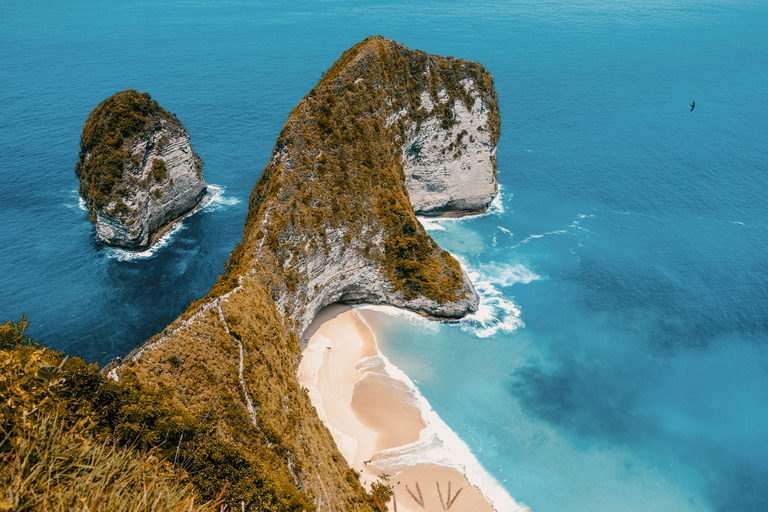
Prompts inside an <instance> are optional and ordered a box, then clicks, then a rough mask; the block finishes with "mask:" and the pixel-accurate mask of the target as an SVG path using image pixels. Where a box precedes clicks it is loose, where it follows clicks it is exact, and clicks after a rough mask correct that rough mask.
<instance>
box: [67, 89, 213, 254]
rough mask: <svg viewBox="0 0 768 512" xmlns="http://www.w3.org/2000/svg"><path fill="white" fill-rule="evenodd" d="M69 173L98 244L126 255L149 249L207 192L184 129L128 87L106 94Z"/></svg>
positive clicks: (90, 120)
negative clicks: (76, 183) (76, 180)
mask: <svg viewBox="0 0 768 512" xmlns="http://www.w3.org/2000/svg"><path fill="white" fill-rule="evenodd" d="M75 173H76V174H77V177H78V178H79V179H80V196H81V197H82V198H83V199H84V200H85V202H86V204H87V206H88V215H89V217H90V219H91V222H93V224H94V226H95V228H96V234H97V235H98V237H99V240H101V241H102V242H104V243H105V244H108V245H112V246H115V247H121V248H125V249H131V250H144V249H146V248H148V247H149V246H151V245H152V243H154V242H155V241H156V240H157V239H158V238H159V237H160V235H162V234H163V233H164V232H165V231H167V230H168V229H169V228H170V227H171V226H172V225H173V224H174V223H175V222H176V221H178V220H180V219H181V218H183V217H184V216H185V215H187V214H189V213H190V212H192V211H193V210H194V209H195V208H196V207H197V206H198V205H199V204H200V202H201V201H202V199H203V196H204V195H205V191H206V184H205V180H204V179H203V161H202V159H201V158H200V157H199V156H197V154H196V153H195V152H194V150H193V149H192V145H191V144H190V140H189V132H187V130H186V129H185V128H184V126H183V125H182V124H181V122H180V121H179V120H178V119H177V118H176V116H175V115H173V114H171V113H170V112H168V111H167V110H165V109H163V108H162V107H161V106H160V105H158V103H157V102H156V101H155V100H153V99H152V98H151V97H150V95H149V94H147V93H139V92H137V91H136V90H134V89H129V90H127V91H122V92H119V93H117V94H114V95H113V96H110V97H109V98H107V99H106V100H104V101H103V102H101V104H99V106H98V107H96V108H95V109H94V110H93V112H91V114H90V115H89V116H88V119H87V120H86V121H85V126H84V127H83V133H82V135H81V137H80V160H79V161H78V162H77V165H76V166H75Z"/></svg>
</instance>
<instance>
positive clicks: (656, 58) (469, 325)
mask: <svg viewBox="0 0 768 512" xmlns="http://www.w3.org/2000/svg"><path fill="white" fill-rule="evenodd" d="M767 27H768V5H767V4H765V3H764V2H759V1H708V2H700V1H699V2H689V1H684V0H668V1H665V2H660V1H659V2H648V1H643V2H640V1H635V0H632V1H590V0H584V1H580V2H569V1H566V0H553V1H550V2H543V1H542V2H534V1H519V2H503V1H502V2H487V3H486V2H474V3H473V2H466V1H458V0H447V1H442V2H436V1H430V2H419V3H414V2H404V1H398V0H395V1H388V2H342V1H330V0H329V1H322V2H308V1H304V2H302V1H297V2H290V3H288V2H286V3H285V5H283V4H281V3H278V2H257V1H229V2H226V1H216V2H213V1H181V0H168V1H163V2H154V1H133V2H122V1H121V2H118V1H101V2H96V1H82V0H79V1H78V0H70V1H69V2H54V1H50V0H45V1H43V0H40V1H27V2H20V1H15V0H10V1H6V2H1V3H0V48H2V49H3V51H2V52H0V78H2V81H1V82H0V105H2V110H0V112H1V113H0V179H1V180H2V183H3V187H2V189H1V190H0V240H2V243H1V244H0V269H2V274H0V315H1V318H2V319H3V320H5V319H13V318H18V317H19V316H20V315H21V314H23V313H27V314H28V315H29V319H30V321H31V326H30V328H29V331H28V332H29V334H30V335H31V336H33V337H34V338H35V339H36V340H37V341H40V342H43V343H44V344H46V345H48V346H49V347H51V348H55V349H60V350H66V351H67V352H69V353H72V354H75V355H79V356H83V357H86V358H87V359H89V360H91V361H98V362H100V363H104V362H106V361H109V359H110V358H112V357H114V356H116V355H123V354H125V353H127V352H128V351H130V350H131V349H132V348H134V347H135V346H137V345H139V344H140V343H141V342H142V341H144V340H145V339H146V338H147V337H149V336H151V335H152V334H154V333H156V332H158V331H159V330H161V329H162V328H163V327H164V326H165V325H166V324H167V323H169V322H170V321H171V320H173V319H174V318H175V317H176V316H177V315H178V314H179V313H180V312H182V311H183V310H184V309H185V307H186V305H187V304H188V303H189V302H190V301H192V300H194V299H196V298H198V297H200V296H201V295H203V294H204V293H206V292H207V291H208V289H209V288H210V287H211V286H212V285H213V283H214V282H215V280H216V276H217V274H218V273H219V272H221V271H222V269H223V263H224V260H225V259H226V257H227V256H228V254H229V252H230V251H231V249H232V248H233V247H234V246H235V245H236V244H237V242H238V241H239V240H240V237H241V235H242V227H243V222H244V219H245V212H246V208H247V198H248V195H249V193H250V190H251V188H252V187H253V184H254V183H255V181H256V179H257V178H258V176H259V174H260V172H261V169H262V168H263V167H264V165H265V164H266V162H267V160H268V158H269V155H270V152H271V150H272V147H273V145H274V142H275V139H276V137H277V134H278V133H279V130H280V128H281V127H282V124H283V123H284V122H285V119H286V118H287V115H288V113H289V112H290V110H291V109H292V108H293V107H294V106H295V105H296V103H298V101H299V100H300V99H301V98H302V97H303V95H304V94H306V93H307V92H308V91H309V90H310V88H311V87H312V86H313V85H314V84H315V83H316V82H317V80H318V79H319V78H320V74H321V72H322V71H324V70H325V69H327V68H328V67H329V66H330V65H331V64H332V63H333V62H334V61H335V59H336V58H338V56H339V55H341V53H342V52H343V51H344V50H345V49H347V48H348V47H350V46H352V45H353V44H355V43H357V42H358V41H360V40H362V39H364V38H365V37H367V36H369V35H372V34H379V35H383V36H385V37H389V38H391V39H395V40H397V41H399V42H401V43H403V44H406V45H407V46H410V47H412V48H420V49H423V50H425V51H427V52H430V53H437V54H442V55H453V56H455V57H462V58H467V59H471V60H477V61H480V62H482V63H483V64H484V65H485V66H486V67H487V68H488V69H489V70H490V71H491V73H493V74H494V76H495V79H496V88H497V92H498V94H499V101H500V108H501V114H502V138H501V141H500V144H499V148H498V157H497V160H498V164H499V180H500V182H501V184H502V194H503V197H502V200H501V202H500V206H497V207H496V208H495V209H494V210H493V212H494V213H491V214H489V215H486V216H483V217H480V218H474V219H467V220H462V221H459V222H454V221H447V222H440V223H437V225H435V226H432V230H431V231H430V232H431V234H432V235H433V236H434V237H435V239H436V240H438V242H440V243H441V244H443V245H444V246H445V247H446V248H448V249H449V250H451V251H452V252H454V253H455V254H457V255H458V256H459V257H460V259H461V260H462V262H463V263H464V264H465V265H466V266H467V267H468V269H469V270H470V271H471V272H472V273H473V276H474V278H475V281H476V284H477V287H478V289H479V290H480V291H481V293H482V295H483V297H484V300H483V309H482V311H481V315H480V316H479V317H478V318H476V319H469V320H466V321H464V322H462V323H460V324H457V325H442V326H440V327H438V328H434V327H432V328H426V327H414V326H413V325H412V324H410V323H409V322H407V321H405V320H402V319H400V320H398V319H392V318H388V317H383V316H380V317H377V320H376V321H375V322H374V323H375V324H376V329H377V333H378V334H379V336H380V338H381V340H382V345H383V349H384V351H385V353H386V354H387V355H388V356H389V357H390V359H391V360H392V361H393V362H394V363H395V364H397V365H398V366H400V367H401V368H402V369H403V370H404V371H406V373H407V374H408V375H409V376H410V377H411V378H412V379H414V380H415V381H416V382H417V383H418V385H419V387H420V390H421V391H422V393H423V394H424V395H425V396H426V397H427V399H428V400H429V401H430V403H431V404H432V407H433V408H434V409H435V410H436V411H437V412H438V413H439V414H440V415H441V417H442V418H443V419H444V420H445V421H446V422H447V423H448V424H449V425H450V426H451V428H453V429H454V430H455V431H456V432H457V433H458V434H459V435H460V436H461V437H462V438H463V439H464V440H465V441H466V442H467V444H468V445H469V446H470V447H471V448H472V449H473V451H474V452H475V453H476V454H477V457H478V458H479V460H480V461H481V463H483V465H484V466H485V467H486V469H487V470H488V471H489V472H491V473H492V474H494V475H495V476H496V477H497V478H498V479H499V480H500V481H502V483H503V484H504V486H505V488H506V489H507V490H508V491H509V493H510V494H511V495H512V497H513V498H515V499H516V500H518V501H522V502H525V503H526V504H528V505H530V506H531V507H532V509H533V510H534V512H544V511H555V512H557V511H587V510H588V511H590V512H594V511H597V512H613V511H647V510H654V511H656V510H659V511H666V510H670V511H683V510H692V511H693V510H695V511H710V510H717V511H725V510H728V511H763V510H768V490H766V488H768V486H767V485H766V482H768V263H766V262H767V261H768V258H766V256H765V255H766V252H768V211H766V208H765V195H766V192H768V175H767V174H766V167H768V151H767V150H766V135H767V134H768V107H766V102H765V98H764V93H765V91H766V88H767V86H768V28H767ZM127 88H136V89H138V90H139V91H141V92H149V93H150V94H151V95H152V96H153V97H154V98H155V99H157V100H158V101H159V102H160V104H161V105H162V106H163V107H164V108H166V109H167V110H169V111H171V112H173V113H175V114H176V115H177V116H178V117H179V119H180V120H181V121H182V122H183V123H184V124H185V126H186V127H187V129H188V130H189V132H190V134H191V136H192V144H193V146H194V148H195V150H196V152H197V153H198V154H199V155H200V156H201V157H202V158H203V160H204V161H205V176H206V180H207V181H208V183H209V184H214V185H217V186H218V187H219V190H220V191H221V194H220V195H219V197H218V198H216V199H215V200H214V201H213V202H212V204H211V205H210V206H209V207H208V208H206V209H205V210H203V211H201V212H198V213H197V214H195V215H194V216H192V217H190V218H188V219H186V220H185V221H184V222H183V226H182V228H181V229H180V230H179V231H178V232H176V233H174V234H173V235H172V236H171V238H170V240H169V242H168V244H167V245H166V246H165V247H163V248H161V249H159V250H156V251H154V252H153V253H152V254H151V255H148V256H147V257H141V258H134V259H127V258H126V257H125V256H126V255H125V254H124V253H119V252H116V251H114V250H110V249H105V248H103V247H101V246H100V245H99V244H98V243H96V241H95V237H94V235H93V230H92V228H91V226H90V224H89V222H88V219H87V216H86V214H85V212H83V211H82V210H81V209H80V208H79V206H78V198H77V192H76V191H77V188H78V182H77V179H76V177H75V175H74V164H75V162H76V160H77V153H78V150H79V147H78V143H79V135H80V131H81V129H82V125H83V122H84V121H85V119H86V117H87V116H88V114H89V113H90V111H91V110H92V109H93V108H94V107H95V106H96V105H98V103H99V102H101V101H102V100H103V99H105V98H106V97H108V96H110V95H111V94H113V93H115V92H117V91H120V90H124V89H127ZM692 100H695V101H696V105H697V106H696V109H695V110H694V111H693V112H690V111H689V110H690V109H689V107H688V105H689V104H690V102H691V101H692ZM435 228H437V229H435ZM439 228H443V229H442V230H441V229H439ZM375 316H376V315H374V317H375Z"/></svg>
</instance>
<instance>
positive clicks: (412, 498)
mask: <svg viewBox="0 0 768 512" xmlns="http://www.w3.org/2000/svg"><path fill="white" fill-rule="evenodd" d="M301 345H302V348H303V352H302V359H301V363H300V364H299V369H298V379H299V383H300V385H301V386H302V387H303V388H305V389H307V391H308V392H309V395H310V399H311V401H312V405H314V406H315V408H316V409H317V411H318V415H319V416H320V419H321V420H322V421H323V422H324V423H325V425H326V426H327V427H328V429H329V430H330V431H331V434H332V435H333V438H334V440H335V441H336V445H337V446H338V448H339V451H340V452H341V453H342V455H343V456H344V458H345V459H346V460H347V463H348V464H349V465H350V467H351V468H353V469H354V470H355V471H357V472H358V473H360V481H361V482H362V483H363V485H365V487H366V488H368V489H370V486H371V484H372V483H373V482H375V481H376V480H377V479H379V477H380V475H382V474H386V475H388V477H389V484H390V485H391V486H392V487H393V490H394V497H393V501H391V502H390V504H389V510H390V511H396V512H424V511H426V512H433V511H434V512H444V511H446V510H448V511H453V512H464V511H472V512H494V511H495V512H507V510H520V511H524V510H528V508H527V507H525V506H524V505H519V504H517V503H514V501H512V500H511V498H509V501H508V502H507V503H503V504H496V508H494V506H493V505H492V503H491V501H490V500H489V499H488V498H487V497H486V496H485V495H484V494H483V492H482V491H481V490H480V489H479V488H478V487H476V486H474V485H472V484H470V483H469V481H468V480H467V476H466V475H465V474H464V473H462V472H461V471H459V470H458V469H456V468H454V467H450V466H446V465H441V464H436V463H434V462H430V461H428V460H420V458H419V457H418V453H419V445H420V443H421V444H424V443H425V434H426V433H427V431H428V430H429V429H427V428H426V427H427V426H428V422H427V420H425V418H424V417H423V414H422V408H421V407H420V404H419V402H418V401H417V399H416V397H415V396H414V393H413V390H412V389H411V388H410V387H409V386H408V385H407V384H406V383H405V382H403V381H402V380H400V379H397V378H395V377H393V376H392V375H390V374H389V373H388V372H387V364H388V363H387V362H385V360H384V359H383V356H381V354H380V353H379V352H378V348H377V345H376V340H375V338H374V335H373V333H372V332H371V330H370V329H369V328H368V326H367V325H366V324H365V322H364V321H363V319H361V317H360V316H359V312H358V311H356V310H354V309H352V308H351V307H349V306H342V305H332V306H329V307H327V308H325V309H323V310H322V311H321V312H320V313H318V315H317V317H316V318H315V321H313V322H312V324H311V325H310V327H309V328H308V329H307V331H306V332H305V334H304V336H303V337H302V340H301ZM426 442H428V441H426ZM505 501H507V500H505ZM499 505H501V506H502V507H503V508H500V507H499ZM510 505H511V506H512V507H513V508H508V507H509V506H510Z"/></svg>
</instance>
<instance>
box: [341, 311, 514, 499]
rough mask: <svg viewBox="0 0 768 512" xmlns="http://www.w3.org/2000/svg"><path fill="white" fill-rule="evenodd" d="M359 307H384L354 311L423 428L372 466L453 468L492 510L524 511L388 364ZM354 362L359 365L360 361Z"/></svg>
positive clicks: (392, 470) (383, 453)
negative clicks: (406, 393)
mask: <svg viewBox="0 0 768 512" xmlns="http://www.w3.org/2000/svg"><path fill="white" fill-rule="evenodd" d="M359 309H373V310H378V311H381V310H382V309H384V308H382V307H380V306H364V307H362V308H356V310H355V312H354V314H355V315H356V316H357V317H358V318H359V319H360V320H361V321H362V322H363V323H365V324H366V326H367V327H368V329H369V330H370V331H371V333H372V334H373V338H374V341H375V343H376V351H377V355H376V356H374V357H375V358H376V359H377V360H378V361H381V362H383V363H384V369H385V372H386V373H387V374H388V375H389V376H390V377H392V378H393V379H395V380H398V381H400V382H402V383H403V384H405V386H406V387H407V388H408V389H409V390H410V392H411V394H412V396H413V399H414V401H415V403H416V404H417V406H418V408H419V410H420V412H421V415H422V419H423V420H424V423H426V427H425V428H424V429H423V430H422V431H421V433H420V435H419V439H418V441H416V442H414V443H411V444H407V445H404V446H400V447H397V448H391V449H388V450H382V451H381V452H379V453H378V454H377V456H376V466H377V467H378V468H380V469H382V470H383V471H385V472H388V473H390V474H392V473H396V472H398V471H401V470H403V469H405V468H406V467H408V466H411V465H414V464H419V463H434V464H439V465H441V466H447V467H451V468H455V469H457V470H458V471H461V472H462V473H464V474H465V475H466V477H467V480H468V481H469V483H470V484H472V485H474V486H475V487H477V488H478V489H480V491H481V492H482V493H483V495H485V497H486V498H487V499H488V500H489V501H490V502H491V503H492V504H493V506H494V508H495V509H496V510H498V511H521V512H522V511H525V510H528V508H527V507H526V506H525V505H520V504H518V503H516V502H515V501H514V500H513V499H512V497H511V496H510V495H509V494H508V493H507V491H506V490H505V489H504V488H503V487H502V486H501V483H500V482H499V481H498V480H497V479H496V478H495V477H494V476H493V475H491V474H490V473H488V472H487V471H486V470H485V469H484V468H483V467H482V466H481V465H480V463H479V462H478V460H477V458H476V457H475V455H474V454H473V453H472V451H471V450H470V449H469V446H467V444H466V443H465V442H464V441H462V440H461V439H460V438H459V436H458V435H457V434H456V433H455V432H454V431H453V430H451V428H450V427H449V426H448V425H446V423H445V422H444V421H443V420H442V419H441V418H440V416H438V414H437V413H436V412H435V411H434V410H433V409H432V406H431V405H430V404H429V402H428V401H427V399H426V398H425V397H424V396H423V395H422V394H421V392H420V391H419V389H418V388H417V387H416V384H415V383H414V382H413V381H412V380H411V379H410V378H409V377H408V376H407V375H406V374H405V372H403V371H402V370H401V369H400V368H398V367H397V366H395V365H394V364H392V362H391V361H390V360H389V359H387V357H386V356H385V355H384V354H382V353H381V351H379V343H378V339H377V337H376V333H375V331H374V330H373V329H371V326H370V325H369V324H368V323H367V322H366V319H365V316H364V315H361V314H360V313H359ZM387 309H388V311H387V313H388V314H389V313H390V312H391V310H395V311H400V310H396V308H387ZM409 315H410V316H417V317H418V315H415V314H414V313H409ZM397 316H401V315H397ZM432 323H434V322H432ZM368 359H370V358H368ZM358 364H360V362H359V363H358Z"/></svg>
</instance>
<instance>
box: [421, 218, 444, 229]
mask: <svg viewBox="0 0 768 512" xmlns="http://www.w3.org/2000/svg"><path fill="white" fill-rule="evenodd" d="M417 219H419V222H421V225H422V226H424V230H425V231H445V226H443V225H442V224H441V223H440V219H434V218H431V217H417Z"/></svg>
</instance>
